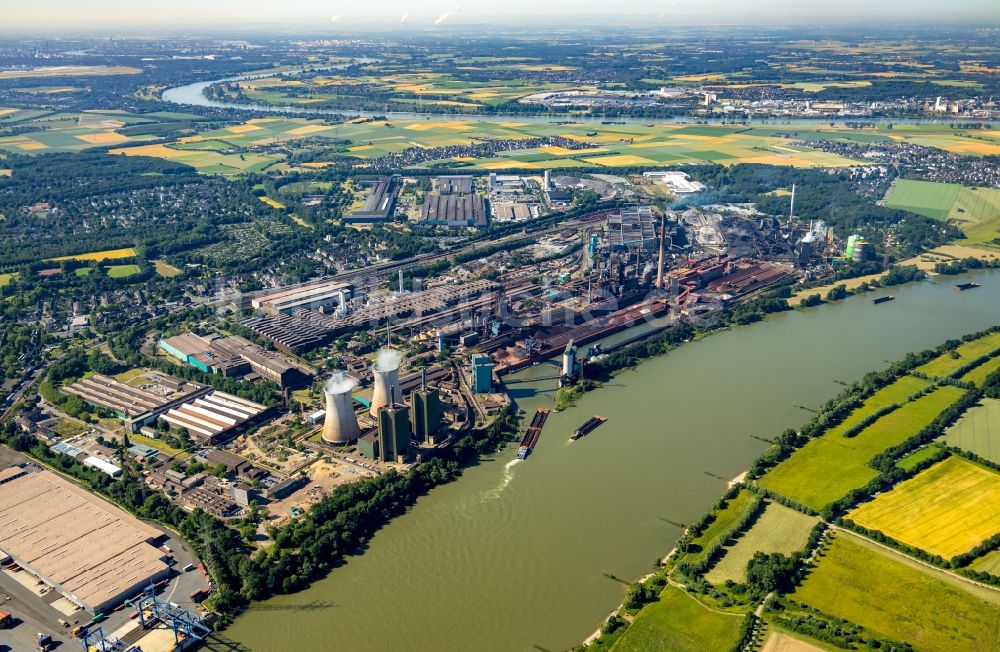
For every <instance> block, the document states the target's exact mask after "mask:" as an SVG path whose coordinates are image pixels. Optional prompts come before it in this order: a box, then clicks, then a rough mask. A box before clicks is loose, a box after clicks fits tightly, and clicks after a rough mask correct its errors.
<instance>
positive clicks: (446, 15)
mask: <svg viewBox="0 0 1000 652" xmlns="http://www.w3.org/2000/svg"><path fill="white" fill-rule="evenodd" d="M460 11H462V8H461V7H455V8H454V9H452V10H451V11H446V12H444V13H443V14H441V15H440V16H438V17H437V20H435V21H434V24H435V25H440V24H441V23H443V22H444V21H446V20H448V19H449V18H451V17H452V16H454V15H455V14H457V13H458V12H460Z"/></svg>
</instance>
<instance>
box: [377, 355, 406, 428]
mask: <svg viewBox="0 0 1000 652" xmlns="http://www.w3.org/2000/svg"><path fill="white" fill-rule="evenodd" d="M402 360H403V354H402V353H400V352H399V351H396V350H395V349H380V350H379V352H378V354H377V356H376V357H375V364H374V365H373V366H372V373H373V374H374V376H375V393H374V394H373V395H372V404H371V409H370V410H369V413H370V414H371V415H372V416H373V417H377V416H378V411H379V408H382V407H385V406H386V405H390V404H391V403H392V402H393V398H394V396H395V390H396V389H399V363H400V362H402Z"/></svg>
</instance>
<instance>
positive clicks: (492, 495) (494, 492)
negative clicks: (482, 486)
mask: <svg viewBox="0 0 1000 652" xmlns="http://www.w3.org/2000/svg"><path fill="white" fill-rule="evenodd" d="M523 461H524V460H518V459H513V460H511V461H509V462H507V463H506V464H504V465H503V479H502V480H500V486H498V487H496V488H495V489H490V490H489V491H487V492H486V493H485V494H484V496H483V502H486V501H488V500H496V499H497V498H499V497H500V496H501V495H502V494H503V490H504V489H506V488H507V485H509V484H510V481H511V480H513V479H514V465H516V464H519V463H520V462H523Z"/></svg>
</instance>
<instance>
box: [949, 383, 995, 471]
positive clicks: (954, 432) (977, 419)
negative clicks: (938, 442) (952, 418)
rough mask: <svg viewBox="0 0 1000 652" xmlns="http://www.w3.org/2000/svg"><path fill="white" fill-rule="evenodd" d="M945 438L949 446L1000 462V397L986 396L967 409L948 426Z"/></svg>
mask: <svg viewBox="0 0 1000 652" xmlns="http://www.w3.org/2000/svg"><path fill="white" fill-rule="evenodd" d="M944 440H945V442H946V443H947V444H948V445H949V446H954V447H956V448H961V449H962V450H967V451H969V452H970V453H975V454H976V455H978V456H980V457H982V458H983V459H987V460H990V461H991V462H995V463H997V464H1000V399H995V398H984V399H983V400H982V401H981V403H980V404H979V405H977V406H975V407H973V408H972V409H970V410H968V411H966V413H965V414H963V415H962V417H961V418H960V419H959V420H958V421H956V422H955V423H954V424H953V425H952V426H951V427H950V428H948V430H947V432H945V435H944Z"/></svg>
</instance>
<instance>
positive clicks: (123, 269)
mask: <svg viewBox="0 0 1000 652" xmlns="http://www.w3.org/2000/svg"><path fill="white" fill-rule="evenodd" d="M141 271H142V270H140V269H139V266H138V265H111V266H109V267H108V276H110V277H111V278H125V277H127V276H133V275H134V274H138V273H139V272H141Z"/></svg>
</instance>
